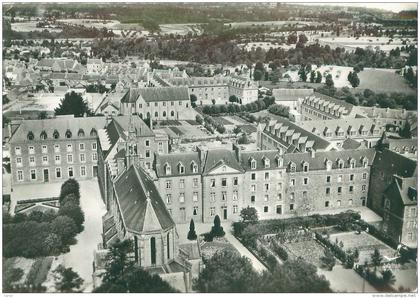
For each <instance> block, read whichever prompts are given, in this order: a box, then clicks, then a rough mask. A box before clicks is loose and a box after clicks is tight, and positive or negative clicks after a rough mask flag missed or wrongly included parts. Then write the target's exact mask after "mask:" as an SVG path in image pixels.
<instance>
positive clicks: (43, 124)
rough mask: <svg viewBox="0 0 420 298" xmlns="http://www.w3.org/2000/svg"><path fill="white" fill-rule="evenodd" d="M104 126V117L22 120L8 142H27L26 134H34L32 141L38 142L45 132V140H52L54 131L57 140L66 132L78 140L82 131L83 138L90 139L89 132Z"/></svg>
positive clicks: (69, 116) (68, 116)
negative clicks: (57, 136) (56, 134)
mask: <svg viewBox="0 0 420 298" xmlns="http://www.w3.org/2000/svg"><path fill="white" fill-rule="evenodd" d="M105 124H106V118H105V117H77V118H76V117H73V115H67V116H65V117H57V118H53V119H43V120H24V121H22V123H21V124H20V126H19V127H18V129H17V130H16V131H15V133H14V134H13V136H12V138H11V140H10V142H11V143H17V142H23V141H27V140H28V138H27V137H28V133H29V132H32V133H33V134H34V141H39V140H40V139H41V138H40V135H41V132H43V131H45V132H46V134H47V139H53V133H54V131H55V130H56V131H57V132H58V133H59V135H60V137H59V139H65V134H66V131H67V130H70V131H71V133H72V138H78V132H79V130H80V129H83V131H84V133H85V137H90V132H91V131H92V129H95V130H96V132H98V130H99V129H101V128H104V127H105Z"/></svg>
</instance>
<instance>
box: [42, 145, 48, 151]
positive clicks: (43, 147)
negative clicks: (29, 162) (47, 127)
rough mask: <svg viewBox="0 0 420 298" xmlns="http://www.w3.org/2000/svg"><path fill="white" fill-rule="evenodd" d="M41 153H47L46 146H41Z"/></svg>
mask: <svg viewBox="0 0 420 298" xmlns="http://www.w3.org/2000/svg"><path fill="white" fill-rule="evenodd" d="M41 151H42V153H48V147H47V145H42V150H41Z"/></svg>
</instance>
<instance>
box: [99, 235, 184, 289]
mask: <svg viewBox="0 0 420 298" xmlns="http://www.w3.org/2000/svg"><path fill="white" fill-rule="evenodd" d="M133 246H134V245H133V243H132V241H131V240H124V241H120V240H117V241H116V242H115V243H114V244H112V245H111V247H110V248H109V252H108V255H107V259H106V265H105V273H104V275H103V277H102V284H101V285H100V286H99V287H97V288H96V289H94V291H93V292H95V293H174V292H176V290H175V289H173V288H172V287H171V286H170V285H169V284H168V283H167V282H166V281H163V280H162V279H161V278H160V277H159V275H157V274H153V275H152V274H150V273H148V272H147V271H144V270H143V269H142V268H141V267H139V266H138V265H137V264H136V263H135V261H134V259H133V258H132V257H131V255H132V254H133V252H134V247H133Z"/></svg>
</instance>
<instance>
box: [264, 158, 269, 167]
mask: <svg viewBox="0 0 420 298" xmlns="http://www.w3.org/2000/svg"><path fill="white" fill-rule="evenodd" d="M264 167H265V168H266V169H267V168H269V167H270V160H269V159H268V158H264Z"/></svg>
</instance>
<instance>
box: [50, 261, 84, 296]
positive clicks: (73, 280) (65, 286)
mask: <svg viewBox="0 0 420 298" xmlns="http://www.w3.org/2000/svg"><path fill="white" fill-rule="evenodd" d="M53 273H54V281H55V289H56V290H57V291H58V292H60V293H73V292H77V291H78V290H79V289H80V288H81V287H82V285H83V279H82V278H81V277H80V276H79V275H78V274H77V273H76V272H74V271H73V269H72V268H71V267H70V268H66V267H64V266H63V265H59V266H58V267H57V268H56V269H55V270H54V272H53Z"/></svg>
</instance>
